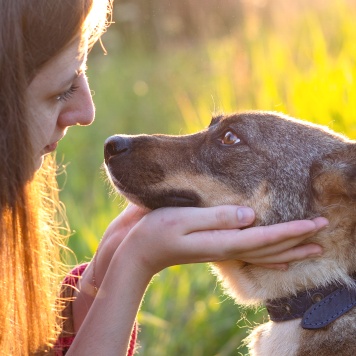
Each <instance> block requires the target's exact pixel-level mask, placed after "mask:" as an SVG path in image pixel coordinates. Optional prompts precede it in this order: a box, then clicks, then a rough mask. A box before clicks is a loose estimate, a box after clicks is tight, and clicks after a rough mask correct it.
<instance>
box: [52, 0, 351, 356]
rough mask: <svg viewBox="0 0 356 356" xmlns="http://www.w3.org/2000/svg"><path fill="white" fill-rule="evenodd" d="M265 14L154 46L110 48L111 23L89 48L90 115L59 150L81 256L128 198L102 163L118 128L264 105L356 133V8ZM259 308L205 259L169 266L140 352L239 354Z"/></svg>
mask: <svg viewBox="0 0 356 356" xmlns="http://www.w3.org/2000/svg"><path fill="white" fill-rule="evenodd" d="M273 11H275V13H274V14H273V15H275V16H274V17H273V18H274V21H272V22H269V23H268V26H266V25H265V24H264V22H263V21H262V20H261V18H259V17H256V16H252V15H249V16H251V17H248V18H246V21H245V22H244V25H243V26H240V27H239V28H237V29H236V30H231V31H230V33H229V34H228V35H225V36H223V37H221V36H220V37H217V36H214V34H212V36H210V37H209V39H208V40H207V39H206V40H201V41H199V42H197V43H195V44H194V45H191V44H190V45H188V44H187V45H184V43H180V44H179V45H171V46H167V48H163V49H160V50H159V51H156V52H149V51H145V50H143V49H140V48H137V47H136V48H131V49H130V48H125V50H120V49H119V48H115V46H114V42H115V36H113V35H110V29H109V33H108V34H107V35H106V36H105V37H104V43H105V41H107V42H108V44H110V45H108V49H109V54H108V55H107V56H104V55H103V54H101V52H100V51H98V50H96V51H95V52H94V53H92V55H91V57H90V60H89V71H88V75H89V81H90V83H91V87H92V90H93V91H94V92H95V94H94V101H95V104H96V108H97V114H96V121H95V123H94V124H93V125H92V126H90V127H87V128H78V127H74V128H72V129H71V130H69V133H68V135H67V138H66V140H64V141H63V143H62V142H61V144H60V147H59V150H58V154H57V158H58V161H59V162H62V164H63V165H66V174H65V175H64V174H62V175H61V176H59V182H60V185H61V187H64V189H63V191H62V192H61V197H62V200H63V201H64V203H65V205H66V207H67V214H68V218H69V222H70V226H71V229H72V230H73V236H72V237H71V239H70V242H69V245H70V247H71V248H72V249H73V250H74V251H75V253H76V255H77V258H78V260H79V261H84V260H88V259H90V257H91V256H92V254H93V252H94V251H95V249H96V247H97V245H98V241H99V239H100V237H101V235H102V234H103V232H104V230H105V229H106V227H107V225H108V224H109V222H110V221H111V220H112V219H113V218H114V217H115V216H116V215H117V214H118V213H119V212H120V211H121V209H122V208H123V206H124V201H123V200H122V199H121V198H119V197H117V196H116V195H115V194H110V192H111V189H110V188H109V185H108V184H107V183H106V180H105V175H104V173H103V171H102V169H101V165H102V161H103V142H104V140H105V139H106V138H107V137H108V136H110V135H112V134H114V133H130V134H135V133H158V132H160V133H171V134H180V133H182V134H184V133H190V132H194V131H196V130H199V129H201V128H203V127H204V126H205V125H207V124H208V123H209V121H210V118H211V114H212V113H213V112H215V111H226V112H231V111H237V110H245V109H261V110H274V111H282V112H284V113H287V114H290V115H292V116H296V117H298V118H301V119H304V120H310V121H313V122H316V123H320V124H324V125H328V126H329V127H331V128H333V129H334V130H336V131H338V132H342V133H344V134H346V135H348V136H349V137H352V138H356V86H355V77H356V46H355V41H356V21H355V19H356V16H355V15H356V11H355V6H354V5H352V2H351V1H347V0H330V1H328V2H327V4H326V5H323V6H321V7H318V8H317V10H316V9H315V8H314V7H313V6H312V5H311V6H310V7H308V6H306V7H305V6H304V7H301V8H300V9H299V10H298V12H292V11H291V12H288V11H286V7H284V10H283V11H284V12H282V13H280V11H281V10H279V9H278V8H274V10H273ZM246 16H247V15H246ZM110 48H113V49H112V50H110ZM71 263H74V261H71ZM264 317H265V314H264V312H263V311H259V312H257V313H256V312H255V311H250V310H244V309H242V308H241V307H239V306H236V305H234V303H233V301H231V300H229V299H228V298H226V297H225V296H224V295H223V292H222V291H221V289H220V287H219V286H218V285H217V283H216V281H215V279H214V278H213V277H212V276H211V275H210V273H209V268H208V266H207V265H194V266H177V267H172V268H170V269H168V270H165V271H163V272H161V273H160V275H159V276H157V277H156V278H155V279H154V281H153V283H152V284H151V286H150V288H149V290H148V293H147V295H146V297H145V301H144V303H143V307H142V311H141V312H140V313H139V316H138V318H139V322H140V324H141V332H140V337H139V338H140V344H141V350H140V354H141V355H148V356H151V355H155V356H160V355H162V356H163V355H172V356H175V355H189V356H214V355H215V356H217V355H219V356H225V355H238V354H239V353H240V354H242V355H245V354H246V353H247V350H246V348H244V347H243V345H242V339H243V338H244V337H245V336H246V335H247V333H248V330H249V329H250V328H251V327H252V326H253V325H255V323H256V322H260V321H261V320H262V319H263V318H264Z"/></svg>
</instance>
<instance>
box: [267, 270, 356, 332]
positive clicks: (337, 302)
mask: <svg viewBox="0 0 356 356" xmlns="http://www.w3.org/2000/svg"><path fill="white" fill-rule="evenodd" d="M351 277H352V278H353V279H354V281H355V283H356V274H353V275H352V276H351ZM355 286H356V284H355ZM265 305H266V308H267V311H268V314H269V317H270V319H271V320H272V321H275V322H282V321H287V320H292V319H298V318H302V324H301V325H302V327H303V328H304V329H319V328H323V327H325V326H326V325H328V324H330V323H332V322H333V321H334V320H336V319H337V318H338V317H340V316H341V315H343V314H345V313H346V312H347V311H349V310H350V309H352V308H353V307H355V306H356V287H354V288H352V287H349V286H346V285H345V284H341V283H337V282H336V283H333V284H329V285H327V286H325V287H321V288H314V289H309V290H306V291H304V292H300V293H298V294H297V295H295V296H293V297H290V298H279V299H273V300H267V301H266V303H265Z"/></svg>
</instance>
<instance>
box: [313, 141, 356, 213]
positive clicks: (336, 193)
mask: <svg viewBox="0 0 356 356" xmlns="http://www.w3.org/2000/svg"><path fill="white" fill-rule="evenodd" d="M310 176H311V185H312V191H313V196H314V198H315V199H316V200H317V201H318V202H319V203H320V204H321V205H323V206H328V205H330V204H334V203H341V202H347V201H348V202H354V203H355V204H356V144H348V145H347V146H346V147H345V148H343V149H341V150H337V151H335V152H333V153H332V154H329V155H327V156H325V157H323V158H322V159H321V160H320V161H317V162H314V163H313V165H312V167H311V170H310Z"/></svg>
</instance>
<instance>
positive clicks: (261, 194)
mask: <svg viewBox="0 0 356 356" xmlns="http://www.w3.org/2000/svg"><path fill="white" fill-rule="evenodd" d="M229 130H232V131H233V132H234V133H235V134H236V135H237V137H238V138H239V139H240V142H238V143H235V144H232V145H225V144H223V143H222V138H223V137H224V135H225V133H226V132H227V131H229ZM115 137H116V139H112V138H111V139H110V140H108V141H107V145H106V151H107V152H106V165H107V169H108V172H109V175H110V177H111V180H112V182H113V184H114V185H115V186H116V187H117V188H118V190H119V191H120V192H121V193H122V194H123V195H125V196H126V197H127V198H128V199H129V200H131V201H133V202H135V203H137V204H140V205H144V206H146V207H149V208H151V209H155V208H159V207H163V206H199V207H207V206H215V205H221V204H237V205H247V206H251V207H252V208H253V209H254V210H255V212H256V217H257V219H256V222H255V225H269V224H275V223H279V222H284V221H289V220H296V219H305V218H307V219H308V218H313V217H316V216H324V217H326V218H328V219H329V222H330V224H329V226H328V228H327V229H324V230H323V231H321V232H319V233H318V234H317V235H315V236H314V237H313V238H312V239H310V241H313V242H316V243H318V244H320V245H321V246H322V247H323V250H324V253H323V256H322V257H321V258H314V259H313V258H311V259H306V260H303V261H300V262H295V263H291V264H290V267H289V269H288V271H278V270H271V269H265V268H262V267H258V266H254V265H250V264H247V263H244V262H240V261H227V262H219V263H216V264H214V267H213V268H214V270H215V273H216V275H217V276H218V278H219V279H220V280H221V281H222V283H223V285H224V286H225V288H226V291H227V292H228V293H229V294H230V295H232V296H233V297H234V298H235V300H236V301H237V302H238V303H240V304H245V305H256V304H260V303H261V304H263V303H264V301H265V300H267V299H275V298H280V297H288V296H292V295H294V294H296V293H297V292H299V291H304V290H306V289H309V288H315V287H321V286H324V285H327V284H329V283H331V282H335V281H339V282H344V283H347V284H349V285H351V284H352V283H353V280H352V279H351V278H350V277H349V275H350V274H352V273H353V272H355V271H356V241H355V240H356V232H355V226H356V145H355V143H354V142H353V141H351V140H349V139H347V138H345V137H343V136H341V135H338V134H336V133H334V132H332V131H330V130H328V129H327V128H324V127H321V126H317V125H313V124H309V123H306V122H302V121H299V120H295V119H293V118H290V117H287V116H285V115H280V114H277V113H274V112H247V113H240V114H232V115H226V116H224V115H221V116H217V117H215V118H213V120H212V122H211V124H210V126H209V127H208V128H207V129H205V130H203V131H201V132H198V133H196V134H192V135H184V136H167V135H138V136H120V137H118V136H115ZM115 140H116V141H115ZM119 141H120V143H118V142H119ZM116 145H119V146H120V145H121V146H122V145H123V146H125V147H123V148H122V147H120V148H118V147H116ZM112 151H115V153H117V152H116V151H120V153H118V154H115V155H113V156H111V153H112ZM109 156H111V157H109ZM249 347H250V352H251V355H258V356H275V355H278V356H294V355H295V356H301V355H303V356H304V355H318V356H323V355H325V356H326V355H333V354H335V355H345V356H346V355H350V356H351V355H355V354H356V310H355V309H353V310H351V311H349V312H348V313H347V314H345V315H344V316H343V317H341V318H339V319H337V320H336V321H335V322H333V323H332V324H330V325H329V326H327V327H325V328H323V329H319V330H316V331H313V330H304V329H302V328H301V326H300V319H296V320H293V321H286V322H281V323H275V322H272V321H270V322H268V323H266V324H262V325H260V326H259V327H258V328H257V329H255V330H254V331H253V332H252V334H251V336H250V345H249Z"/></svg>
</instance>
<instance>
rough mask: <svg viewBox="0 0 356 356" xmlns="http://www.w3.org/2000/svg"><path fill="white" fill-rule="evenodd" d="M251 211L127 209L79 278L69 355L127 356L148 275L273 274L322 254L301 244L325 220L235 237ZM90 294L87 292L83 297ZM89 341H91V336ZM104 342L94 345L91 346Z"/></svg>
mask: <svg viewBox="0 0 356 356" xmlns="http://www.w3.org/2000/svg"><path fill="white" fill-rule="evenodd" d="M254 218H255V215H254V212H253V211H252V210H251V209H250V208H245V207H236V206H220V207H211V208H163V209H158V210H155V211H153V212H148V211H147V210H144V209H141V208H138V207H136V206H133V205H129V206H128V208H127V209H126V210H125V211H124V212H123V213H122V214H121V215H120V216H119V217H118V218H116V219H115V220H114V221H113V222H112V223H111V224H110V226H109V228H108V229H107V231H106V233H105V234H104V238H103V240H102V243H101V244H100V248H99V251H98V255H97V257H96V269H95V279H96V283H97V286H98V287H100V289H99V292H98V295H97V298H94V295H93V286H92V276H93V273H94V263H91V264H90V265H89V266H88V268H87V270H86V271H85V272H84V275H83V278H82V280H81V282H80V285H79V286H78V287H79V292H78V293H77V298H76V299H75V300H74V302H73V318H74V328H75V330H76V331H78V335H77V337H76V339H75V341H74V343H73V345H72V346H71V348H70V350H69V353H68V354H70V355H82V354H83V355H85V354H88V352H91V353H92V354H100V353H101V354H104V352H105V354H113V353H115V354H118V355H125V354H126V350H127V345H128V342H129V339H130V334H131V330H132V325H133V323H134V320H135V318H136V314H137V311H138V309H139V307H140V303H141V300H142V297H143V295H144V293H145V290H146V288H147V286H148V284H149V283H150V280H151V278H152V277H153V275H154V274H156V273H157V272H159V271H161V270H162V269H164V268H166V267H169V266H172V265H177V264H186V263H199V262H214V261H222V260H229V259H237V260H243V261H246V262H249V263H254V264H259V265H264V266H267V267H273V268H286V266H287V264H288V262H291V261H295V260H299V259H303V258H307V257H308V256H311V255H320V254H321V253H322V249H321V247H320V246H318V245H316V244H304V245H303V244H302V243H303V241H304V240H305V239H307V238H308V237H310V236H312V235H313V234H315V233H316V232H317V231H319V230H320V229H322V228H323V227H325V226H326V225H327V223H328V221H327V220H326V219H324V218H316V219H313V220H301V221H292V222H288V223H282V224H277V225H271V226H264V227H251V228H246V229H243V230H241V229H242V228H245V227H247V226H249V225H251V224H252V223H253V221H254ZM88 288H89V290H91V292H90V293H86V290H88ZM94 335H95V337H94ZM98 339H99V340H102V342H101V343H100V344H98V343H97V342H95V341H94V340H98Z"/></svg>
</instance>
